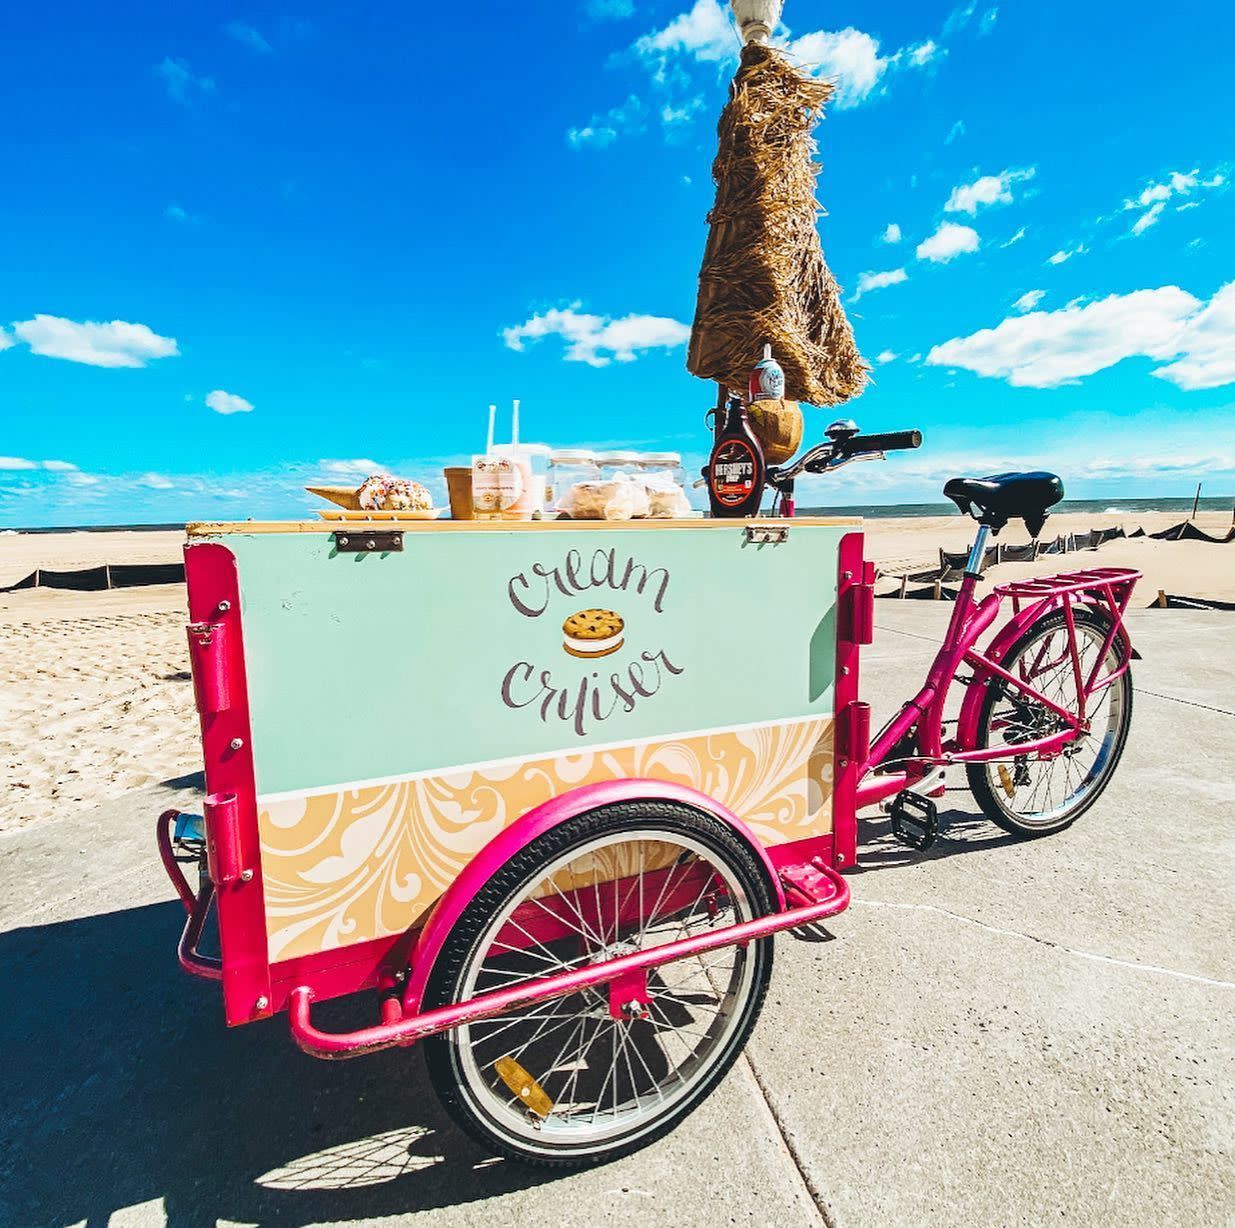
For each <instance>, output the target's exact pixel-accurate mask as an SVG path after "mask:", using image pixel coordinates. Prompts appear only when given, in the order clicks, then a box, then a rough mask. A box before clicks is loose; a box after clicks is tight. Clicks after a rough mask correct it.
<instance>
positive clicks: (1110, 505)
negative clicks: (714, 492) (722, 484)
mask: <svg viewBox="0 0 1235 1228" xmlns="http://www.w3.org/2000/svg"><path fill="white" fill-rule="evenodd" d="M1232 507H1235V496H1230V495H1220V496H1217V497H1214V498H1210V497H1206V498H1203V499H1202V500H1201V502H1200V506H1199V510H1200V511H1202V512H1230V511H1231V510H1232ZM1051 511H1053V512H1090V513H1094V514H1099V515H1103V514H1104V515H1110V516H1119V515H1130V514H1133V513H1136V512H1176V513H1178V514H1179V518H1180V519H1181V520H1184V519H1186V518H1187V517H1188V516H1189V515H1190V514H1191V512H1192V499H1191V498H1186V499H1174V498H1171V499H1168V498H1152V497H1146V498H1143V499H1110V498H1107V499H1064V500H1063V501H1062V502H1060V503H1057V504H1056V505H1055V506H1054V507H1053V508H1052V509H1051ZM797 514H798V515H799V516H863V517H865V518H866V519H868V520H882V519H886V518H889V517H893V516H947V515H949V514H951V515H954V516H959V515H960V512H959V511H958V510H957V508H956V504H955V503H952V502H951V501H950V500H947V499H943V500H940V501H939V502H938V503H889V504H879V505H875V504H866V503H862V504H857V505H855V506H851V507H803V506H802V505H801V504H799V505H798V509H797Z"/></svg>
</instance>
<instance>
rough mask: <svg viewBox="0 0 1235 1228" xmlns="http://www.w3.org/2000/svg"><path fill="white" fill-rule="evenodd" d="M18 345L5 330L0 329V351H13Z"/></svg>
mask: <svg viewBox="0 0 1235 1228" xmlns="http://www.w3.org/2000/svg"><path fill="white" fill-rule="evenodd" d="M16 344H17V342H16V341H14V340H13V338H12V337H10V336H9V335H8V333H6V332H5V331H4V329H2V328H0V350H9V349H12V348H13V346H15V345H16Z"/></svg>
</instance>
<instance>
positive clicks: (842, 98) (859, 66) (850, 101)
mask: <svg viewBox="0 0 1235 1228" xmlns="http://www.w3.org/2000/svg"><path fill="white" fill-rule="evenodd" d="M786 50H787V51H788V52H789V53H790V55H791V56H793V58H795V59H796V60H798V61H799V62H801V63H802V65H803V66H805V67H807V68H809V70H810V71H811V72H813V73H814V75H815V76H819V77H830V78H835V80H836V94H835V103H836V105H837V106H838V107H839V108H841V109H842V110H845V109H847V108H849V107H856V106H859V105H860V104H861V103H863V102H865V101H866V100H867V98H869V97H870V96H871V94H872V93H873V92H874V90H875V87H876V86H878V84H879V82H880V81H881V80H882V79H883V75H884V73H886V72H887V71H888V69H889V68H890V67H891V66H892V64H893V63H894V62H895V57H893V56H882V55H880V54H879V40H878V39H877V38H872V37H871V35H869V34H867V33H866V32H865V31H863V30H855V29H854V28H853V26H846V27H845V29H843V30H814V31H812V32H811V33H809V34H803V35H802V36H801V38H795V39H793V40H792V41H791V42H790V43H789V45H788V46H787V48H786Z"/></svg>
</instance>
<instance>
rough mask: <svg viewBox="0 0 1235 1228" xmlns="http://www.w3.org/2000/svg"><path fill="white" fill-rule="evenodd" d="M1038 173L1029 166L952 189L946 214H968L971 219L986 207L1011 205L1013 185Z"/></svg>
mask: <svg viewBox="0 0 1235 1228" xmlns="http://www.w3.org/2000/svg"><path fill="white" fill-rule="evenodd" d="M1036 171H1037V168H1036V167H1033V166H1029V167H1025V168H1024V169H1021V170H1012V169H1009V170H1006V171H1000V172H999V174H998V175H983V176H981V177H980V178H978V179H975V180H974V181H973V183H964V184H961V185H960V186H959V187H955V188H953V189H952V195H951V196H949V197H948V203H947V204H946V205H944V207H943V208H944V212H945V213H968V214H969V216H970V217H973V216H974V214H976V213H977V212H978V210H979V209H981V208H982V207H983V206H984V205H1010V204H1011V203H1012V185H1013V184H1014V183H1023V182H1024V181H1025V180H1028V179H1032V178H1033V177H1034V175H1035V173H1036Z"/></svg>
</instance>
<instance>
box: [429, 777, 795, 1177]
mask: <svg viewBox="0 0 1235 1228" xmlns="http://www.w3.org/2000/svg"><path fill="white" fill-rule="evenodd" d="M641 831H643V832H649V833H652V832H655V833H665V834H669V835H673V836H678V837H682V838H687V839H689V840H690V841H692V842H693V843H694V844H696V845H698V846H702V847H703V848H704V849H706V850H707V855H708V857H709V858H711V859H713V861H712V864H713V865H714V866H717V867H719V866H721V865H722V864H723V865H724V866H725V867H727V869H728V872H729V873H730V874H731V875H732V877H733V879H734V880H735V881H736V882H737V883H738V884H739V886H740V890H741V892H743V893H744V895H745V901H744V911H746V912H749V914H750V916H763V915H766V914H768V913H771V912H773V911H774V910H775V905H774V900H775V895H774V892H773V888H772V884H771V882H770V881H769V879H768V875H767V872H766V869H765V867H764V865H763V864H762V862H761V861H760V860H759V859H758V858H757V857H756V855H755V854H754V853H753V852H752V851H751V849H750V848H749V847H748V845H747V844H746V843H745V841H743V840H742V839H741V838H740V837H739V836H737V835H736V834H735V833H734V832H733V830H732V829H731V828H729V827H727V826H726V825H725V824H723V823H721V822H719V821H718V820H717V819H715V818H713V817H711V816H710V815H706V814H703V813H702V812H700V811H697V810H695V809H693V808H691V807H689V806H686V805H682V804H679V803H674V802H661V801H646V802H624V803H619V804H615V805H611V806H604V807H601V808H599V809H597V810H592V811H589V812H587V813H585V814H581V815H578V816H576V817H575V818H573V819H569V820H567V821H566V822H564V823H563V824H561V826H559V827H556V828H554V829H553V830H551V831H549V832H546V833H545V834H544V835H543V836H541V837H540V838H539V839H537V840H535V841H533V842H532V843H531V844H529V845H528V846H527V847H526V848H525V849H523V850H521V851H520V852H519V853H518V854H516V856H515V857H513V858H512V859H511V860H510V861H509V862H507V863H506V865H504V866H503V867H502V868H501V870H499V871H498V872H497V873H496V874H495V875H494V876H493V877H492V878H491V879H490V880H489V882H488V883H486V884H485V886H484V887H483V888H482V889H481V890H480V892H478V893H477V895H476V897H475V898H474V899H473V900H472V902H471V904H469V905H468V907H467V909H466V911H465V912H464V914H463V916H462V917H461V918H460V920H459V922H458V924H457V925H456V926H455V927H454V929H453V930H452V931H451V933H450V936H449V937H448V938H447V940H446V943H445V945H444V946H443V948H442V950H441V952H440V954H439V955H438V958H437V961H436V963H435V964H434V967H433V971H432V973H431V974H430V977H429V980H428V984H427V986H426V993H425V1006H426V1007H428V1008H431V1007H435V1006H441V1005H445V1004H447V1003H449V1002H454V1001H458V1000H459V999H460V997H461V993H462V987H463V985H464V984H465V982H466V980H467V976H468V969H469V966H470V965H471V963H472V961H473V960H476V959H478V958H479V959H480V961H481V964H482V965H483V961H484V959H485V957H486V954H487V952H486V950H483V949H481V948H482V947H483V946H485V945H486V943H485V935H486V931H487V930H488V929H490V928H491V925H492V923H493V921H494V919H495V917H497V916H498V915H499V914H500V913H501V912H502V910H503V909H505V908H507V907H508V906H510V904H511V902H512V901H513V900H516V899H518V897H519V896H520V893H522V892H525V891H528V890H530V889H531V888H532V887H533V885H537V884H539V883H541V882H542V881H543V878H542V874H543V872H544V871H545V870H546V868H547V867H550V866H552V865H554V864H555V863H557V864H561V863H560V860H559V859H561V858H562V857H564V856H568V855H570V854H571V853H572V852H573V851H574V850H579V849H583V848H584V847H585V846H591V847H592V848H595V847H597V846H596V844H595V842H596V841H597V840H598V839H601V838H604V837H606V836H613V837H617V838H622V837H626V838H634V839H637V838H638V833H640V832H641ZM653 838H654V837H649V839H653ZM675 864H676V863H675ZM556 872H557V871H555V873H556ZM658 903H659V901H658ZM653 911H655V908H654V909H653ZM736 912H737V909H736V905H735V915H736ZM615 932H616V931H615ZM490 949H491V948H490ZM724 950H725V951H733V952H735V954H734V959H735V961H736V960H737V959H738V958H739V955H738V954H737V952H738V949H737V948H724ZM772 952H773V942H772V939H771V938H764V939H760V940H759V941H757V942H754V943H749V944H747V946H746V948H745V949H744V951H743V952H742V953H741V955H740V959H741V960H742V961H747V960H749V967H747V965H746V964H745V963H744V964H743V967H744V969H746V970H745V971H744V974H743V977H744V979H743V985H744V986H745V989H744V994H743V996H741V997H740V1000H739V1004H738V1006H737V1007H736V1008H735V1010H734V1011H733V1013H732V1015H731V1016H727V1017H726V1024H725V1026H726V1028H728V1029H729V1031H728V1032H727V1034H725V1035H723V1036H722V1037H720V1038H719V1039H718V1042H717V1048H716V1052H715V1053H714V1055H712V1056H711V1057H710V1059H709V1060H708V1061H707V1063H706V1065H703V1064H701V1069H700V1071H699V1078H698V1081H697V1082H696V1083H695V1084H694V1085H693V1086H691V1087H690V1088H689V1091H688V1094H683V1095H682V1098H681V1099H680V1101H678V1102H677V1103H672V1108H671V1109H670V1110H666V1111H664V1112H663V1113H662V1114H661V1116H659V1117H658V1118H655V1119H649V1120H648V1121H645V1122H643V1123H642V1124H641V1125H640V1126H639V1128H638V1129H633V1130H632V1131H631V1133H630V1136H629V1137H627V1136H624V1135H622V1136H618V1137H616V1138H613V1139H611V1140H608V1141H606V1142H604V1143H596V1142H592V1143H590V1144H588V1145H585V1146H576V1147H565V1146H557V1145H556V1144H555V1143H552V1144H551V1143H548V1142H543V1141H542V1142H539V1143H536V1142H532V1141H529V1140H526V1139H524V1138H521V1137H519V1132H518V1129H517V1127H514V1126H511V1127H510V1128H509V1129H506V1128H505V1127H504V1126H503V1124H502V1122H501V1120H500V1119H499V1117H498V1115H497V1114H495V1113H493V1111H492V1108H491V1106H486V1105H485V1104H483V1103H481V1102H480V1099H478V1097H479V1093H478V1092H477V1091H476V1090H475V1088H474V1084H473V1083H469V1082H468V1080H467V1078H466V1077H465V1075H464V1065H465V1061H464V1044H465V1042H464V1041H463V1040H461V1036H463V1035H465V1034H466V1030H464V1031H463V1032H460V1031H453V1032H447V1033H443V1034H441V1035H438V1036H434V1037H430V1038H429V1039H427V1040H426V1041H425V1042H424V1045H423V1048H424V1054H425V1061H426V1064H427V1068H428V1073H429V1078H430V1081H431V1082H432V1084H433V1087H434V1090H435V1091H436V1093H437V1095H438V1097H439V1098H440V1100H441V1102H442V1105H443V1107H444V1108H445V1109H446V1110H447V1112H448V1113H449V1114H450V1115H451V1117H452V1118H453V1119H454V1120H455V1122H457V1123H458V1125H459V1126H460V1127H461V1128H462V1129H463V1130H464V1131H466V1132H467V1133H468V1134H469V1135H471V1136H472V1137H473V1138H475V1139H476V1140H477V1141H479V1142H480V1143H482V1144H483V1145H484V1146H485V1147H486V1148H490V1149H493V1150H495V1151H497V1152H499V1153H500V1154H502V1155H504V1156H507V1157H509V1158H511V1159H515V1160H520V1161H523V1162H526V1163H530V1164H534V1165H540V1166H544V1167H550V1168H581V1167H585V1166H589V1165H593V1164H598V1163H603V1162H606V1161H609V1160H612V1159H615V1158H617V1157H618V1156H621V1155H625V1154H627V1153H629V1152H631V1151H635V1150H637V1149H638V1148H640V1147H643V1146H645V1145H646V1144H648V1143H650V1142H652V1141H653V1140H654V1139H656V1138H659V1137H660V1136H661V1135H663V1134H664V1133H666V1132H667V1131H668V1130H670V1129H672V1128H673V1127H674V1126H675V1125H676V1124H677V1123H678V1122H679V1121H681V1120H682V1119H683V1118H684V1117H686V1116H687V1114H689V1113H690V1112H691V1111H692V1110H693V1109H694V1108H696V1107H697V1106H698V1105H699V1104H700V1103H701V1102H702V1101H703V1100H704V1098H705V1097H706V1096H707V1095H708V1094H709V1092H711V1090H712V1089H713V1088H714V1087H715V1086H716V1085H717V1084H718V1083H719V1082H720V1080H721V1079H722V1078H723V1077H724V1076H725V1074H726V1072H727V1071H728V1070H729V1068H730V1066H732V1064H733V1062H734V1060H735V1059H736V1058H737V1056H738V1054H739V1053H740V1052H741V1051H742V1047H743V1045H744V1044H745V1043H746V1039H747V1037H748V1036H749V1035H750V1032H751V1029H752V1028H753V1027H754V1026H755V1022H756V1021H757V1019H758V1018H759V1012H760V1010H761V1008H762V1005H763V1000H764V996H765V994H766V992H767V986H768V981H769V978H770V977H771V973H772ZM666 1000H669V999H666ZM557 1001H558V1002H562V1001H563V1000H561V999H558V1000H557ZM554 1009H556V1008H554ZM570 1017H571V1016H569V1014H568V1015H567V1016H565V1018H570ZM579 1018H583V1013H582V1012H581V1013H580V1015H579ZM734 1019H736V1025H735V1024H734V1023H733V1020H734ZM598 1031H599V1025H598ZM595 1034H596V1033H593V1036H595ZM656 1034H657V1036H658V1037H659V1025H657V1029H656ZM466 1043H470V1042H466ZM483 1043H484V1042H483V1040H480V1041H478V1045H479V1044H483ZM555 1043H556V1042H555ZM602 1048H603V1045H602ZM632 1048H633V1044H632ZM588 1053H590V1046H589V1050H588ZM586 1056H587V1054H586V1053H585V1054H582V1055H581V1056H580V1059H579V1060H580V1062H582V1061H583V1060H584V1058H585V1057H586ZM479 1060H480V1059H479V1058H475V1059H472V1064H473V1065H475V1064H477V1063H479ZM615 1061H616V1059H615ZM488 1068H489V1067H486V1069H488ZM645 1069H647V1068H646V1066H645ZM602 1095H603V1090H602ZM614 1099H615V1111H616V1107H617V1106H616V1099H617V1088H616V1079H615V1086H614ZM486 1107H488V1108H489V1111H488V1112H486Z"/></svg>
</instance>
